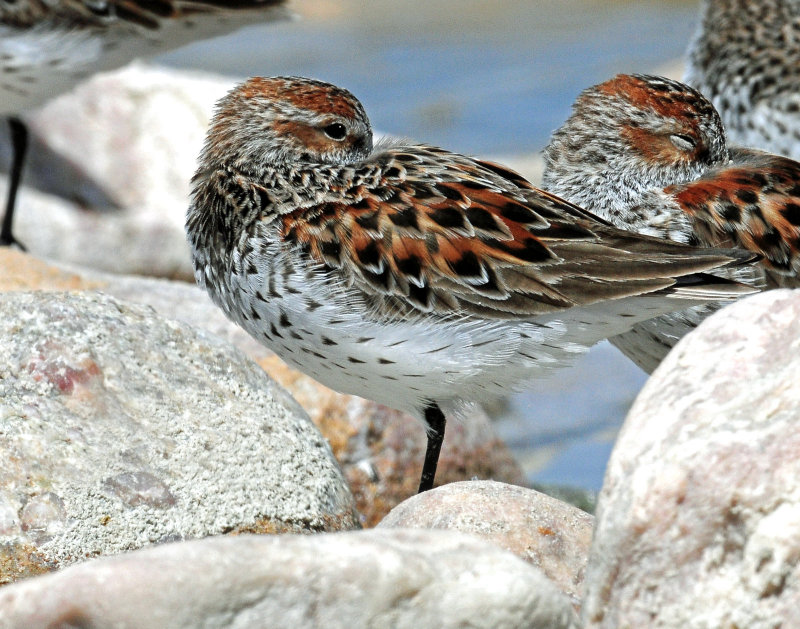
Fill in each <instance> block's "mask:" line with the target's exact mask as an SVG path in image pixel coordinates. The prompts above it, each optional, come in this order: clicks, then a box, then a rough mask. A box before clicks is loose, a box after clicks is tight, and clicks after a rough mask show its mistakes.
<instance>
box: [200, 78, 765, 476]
mask: <svg viewBox="0 0 800 629" xmlns="http://www.w3.org/2000/svg"><path fill="white" fill-rule="evenodd" d="M186 228H187V232H188V238H189V243H190V246H191V249H192V257H193V263H194V268H195V276H196V278H197V281H198V283H199V284H200V285H201V286H203V287H205V288H206V289H207V290H208V292H209V293H210V295H211V297H212V299H213V300H214V301H215V302H216V303H217V305H219V306H220V307H221V308H222V309H223V310H224V311H225V313H226V314H227V315H228V316H229V317H230V318H231V319H233V320H234V321H235V322H237V323H238V324H239V325H241V326H242V327H243V328H244V329H245V330H247V331H248V332H249V333H250V334H252V335H253V337H255V338H256V339H258V340H259V341H261V342H262V343H264V344H265V345H267V346H268V347H270V348H271V349H273V350H274V351H275V352H276V353H277V354H278V355H279V356H280V357H281V358H283V359H284V360H285V361H286V362H287V363H289V364H290V365H292V366H294V367H296V368H298V369H300V370H301V371H303V372H305V373H307V374H309V375H310V376H312V377H313V378H315V379H317V380H318V381H319V382H321V383H323V384H325V385H326V386H329V387H331V388H333V389H336V390H338V391H341V392H345V393H351V394H355V395H360V396H363V397H366V398H370V399H372V400H375V401H377V402H380V403H382V404H386V405H387V406H391V407H393V408H397V409H402V410H405V411H409V412H411V413H413V414H415V415H416V416H417V417H420V418H422V419H423V420H424V422H425V424H426V427H427V430H428V447H427V451H426V455H425V462H424V465H423V471H422V478H421V481H420V491H424V490H426V489H429V488H430V487H431V486H432V485H433V480H434V474H435V471H436V464H437V461H438V456H439V449H440V446H441V443H442V438H443V436H444V427H445V416H444V413H443V410H449V409H452V408H454V407H457V406H458V405H459V404H460V403H463V402H464V401H473V402H475V401H477V402H480V401H484V400H487V399H490V398H492V397H495V396H498V395H501V394H503V393H505V392H507V391H508V390H510V389H513V388H519V387H520V386H521V385H523V384H524V383H525V382H526V381H527V380H529V379H531V378H533V377H536V376H537V375H538V374H541V373H544V372H546V371H547V370H549V369H552V368H554V367H558V366H561V365H565V364H567V363H569V362H570V361H571V360H572V359H573V358H574V357H575V356H577V355H579V354H580V353H581V352H583V351H585V350H586V349H587V348H588V347H590V346H591V345H593V344H594V343H596V342H597V341H599V340H601V339H603V338H606V337H608V336H611V335H614V334H619V333H621V332H624V331H626V330H628V329H630V328H631V326H633V325H634V324H635V323H636V322H638V321H641V320H644V319H650V318H652V317H653V316H657V315H658V314H661V313H664V312H670V311H672V310H679V309H682V308H684V307H686V305H691V304H698V303H704V302H705V301H708V300H713V299H719V298H721V299H726V298H729V299H732V298H734V297H735V296H737V295H739V294H741V290H742V287H741V286H739V285H737V284H734V283H731V282H726V281H725V280H718V279H717V278H713V277H708V276H704V275H700V276H698V275H697V273H698V272H702V271H707V270H710V269H713V268H716V267H718V266H720V265H727V264H731V263H737V262H742V261H748V260H750V259H751V257H752V256H751V255H750V254H743V255H741V256H738V255H737V254H733V255H730V254H729V253H728V252H727V251H721V250H710V249H697V248H694V247H689V246H686V245H679V244H675V243H670V242H666V241H662V240H658V239H655V238H649V237H646V236H640V235H638V234H635V233H630V232H625V231H622V230H619V229H616V228H614V227H612V226H610V225H609V224H608V223H605V222H603V221H601V220H599V219H596V218H595V217H593V216H592V215H591V214H589V213H587V212H585V211H584V210H582V209H580V208H579V207H577V206H575V205H572V204H570V203H567V202H566V201H563V200H562V199H560V198H558V197H556V196H554V195H552V194H549V193H547V192H544V191H542V190H539V189H536V188H534V187H533V186H532V185H531V184H530V183H528V181H526V180H525V179H524V178H523V177H522V176H521V175H519V174H517V173H515V172H512V171H510V170H508V169H507V168H505V167H503V166H499V165H497V164H493V163H490V162H484V161H480V160H476V159H472V158H469V157H465V156H464V155H459V154H457V153H451V152H450V151H446V150H444V149H440V148H436V147H432V146H427V145H424V144H417V143H414V142H409V141H383V142H380V143H378V144H377V145H373V140H372V130H371V127H370V123H369V120H368V118H367V115H366V113H365V112H364V109H363V107H362V106H361V103H360V102H359V101H358V100H357V99H356V98H355V97H354V96H353V95H352V94H350V92H348V91H346V90H344V89H341V88H338V87H336V86H334V85H331V84H329V83H323V82H321V81H316V80H312V79H305V78H297V77H277V78H254V79H250V80H249V81H247V82H245V83H244V84H242V85H240V86H238V87H237V88H235V89H234V90H233V91H231V92H230V93H229V94H228V95H227V96H226V97H225V98H223V99H222V100H221V101H220V102H219V103H218V105H217V109H216V113H215V116H214V118H213V120H212V122H211V126H210V128H209V131H208V135H207V137H206V143H205V146H204V148H203V150H202V153H201V155H200V163H199V167H198V170H197V173H196V175H195V176H194V179H193V191H192V203H191V207H190V208H189V212H188V216H187V223H186Z"/></svg>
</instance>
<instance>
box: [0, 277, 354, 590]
mask: <svg viewBox="0 0 800 629" xmlns="http://www.w3.org/2000/svg"><path fill="white" fill-rule="evenodd" d="M0 347H2V348H3V351H2V353H0V426H1V427H2V439H1V440H0V460H2V461H3V465H2V466H0V579H2V580H4V581H8V580H12V579H14V578H15V577H17V576H20V575H27V574H31V573H35V572H37V571H41V570H44V569H48V568H50V567H54V566H55V567H57V566H61V565H64V564H67V563H70V562H73V561H77V560H82V559H85V558H86V557H91V556H94V555H100V554H110V553H116V552H120V551H125V550H130V549H134V548H138V547H141V546H144V545H147V544H150V543H155V542H161V541H165V540H172V539H184V538H194V537H202V536H206V535H210V534H217V533H222V532H227V531H263V532H275V531H303V530H329V529H334V530H335V529H341V528H352V527H353V526H355V525H356V521H355V514H354V512H353V502H352V496H351V495H350V492H349V490H348V489H347V486H346V484H345V481H344V479H343V477H342V474H341V471H340V470H339V467H338V465H337V464H336V462H335V459H334V458H333V455H332V453H331V451H330V448H329V446H328V444H327V442H326V441H325V440H324V438H323V437H322V436H321V435H320V434H319V432H318V431H317V429H316V428H315V427H314V425H313V424H312V423H311V422H310V421H309V419H308V417H307V415H306V414H305V413H304V412H303V410H302V409H301V408H300V407H299V405H298V404H297V403H296V402H295V401H294V400H293V399H292V398H291V397H290V396H289V395H288V394H287V393H286V392H285V391H284V390H283V389H281V388H280V387H279V386H278V385H276V384H275V383H273V382H272V381H271V380H270V379H269V378H268V377H267V376H266V375H265V374H264V372H263V371H262V370H261V369H259V368H258V366H257V365H255V364H254V363H252V362H251V361H249V360H248V359H246V358H245V357H244V355H243V354H242V353H240V352H239V351H238V350H235V349H234V348H232V347H230V346H228V345H227V344H226V343H224V342H222V341H220V340H218V339H215V338H214V337H211V336H210V335H203V334H202V333H201V332H197V331H195V330H193V329H191V328H189V327H188V326H186V325H184V324H180V323H177V322H172V321H168V320H165V319H163V318H161V317H159V316H158V315H156V314H155V313H154V312H153V311H152V310H151V309H149V308H145V307H141V306H132V305H124V304H123V303H121V302H118V301H116V300H114V299H112V298H110V297H106V296H102V295H99V294H96V293H46V292H41V293H0Z"/></svg>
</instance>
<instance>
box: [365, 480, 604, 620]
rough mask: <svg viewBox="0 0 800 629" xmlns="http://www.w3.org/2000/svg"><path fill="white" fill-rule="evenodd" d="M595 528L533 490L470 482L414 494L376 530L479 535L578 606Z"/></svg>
mask: <svg viewBox="0 0 800 629" xmlns="http://www.w3.org/2000/svg"><path fill="white" fill-rule="evenodd" d="M593 524H594V518H593V517H592V516H590V515H589V514H588V513H585V512H583V511H581V510H580V509H577V508H575V507H573V506H572V505H568V504H567V503H565V502H561V501H560V500H556V499H555V498H551V497H550V496H546V495H545V494H542V493H539V492H538V491H534V490H533V489H526V488H524V487H516V486H514V485H507V484H505V483H497V482H494V481H466V482H460V483H451V484H449V485H445V486H443V487H438V488H436V489H433V490H431V491H427V492H425V493H423V494H419V495H416V496H412V497H411V498H409V499H408V500H406V501H404V502H402V503H400V504H399V505H397V506H396V507H395V508H394V509H392V511H391V512H390V513H389V515H387V516H386V517H385V518H384V519H383V520H382V521H381V523H380V524H379V525H378V527H379V528H429V529H452V530H457V531H463V532H465V533H472V534H473V535H478V536H480V537H482V538H484V539H486V540H488V541H491V542H493V543H495V544H497V545H498V546H500V547H502V548H505V549H506V550H510V551H511V552H513V553H514V554H515V555H517V556H519V557H521V558H522V559H524V560H525V561H527V562H528V563H530V564H533V565H534V566H536V567H537V568H539V569H540V570H541V571H542V572H543V573H544V575H545V576H546V577H548V578H549V579H550V580H551V581H553V583H555V584H556V585H557V586H558V588H559V589H560V590H561V591H562V592H564V593H565V594H567V595H568V596H569V597H570V600H571V601H572V604H573V605H574V606H575V607H576V608H579V607H580V597H581V594H582V586H583V577H584V571H585V568H586V559H587V558H588V556H589V545H590V544H591V541H592V526H593Z"/></svg>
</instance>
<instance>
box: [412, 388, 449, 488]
mask: <svg viewBox="0 0 800 629" xmlns="http://www.w3.org/2000/svg"><path fill="white" fill-rule="evenodd" d="M425 423H426V424H427V425H428V447H427V449H426V450H425V462H424V463H423V464H422V478H420V481H419V492H418V493H420V494H421V493H422V492H423V491H428V490H429V489H431V488H432V487H433V479H434V477H435V476H436V465H437V463H439V451H440V450H441V449H442V440H443V439H444V425H445V419H444V413H442V411H441V409H440V408H439V406H438V405H436V404H434V403H431V404H430V405H428V406H427V407H426V408H425Z"/></svg>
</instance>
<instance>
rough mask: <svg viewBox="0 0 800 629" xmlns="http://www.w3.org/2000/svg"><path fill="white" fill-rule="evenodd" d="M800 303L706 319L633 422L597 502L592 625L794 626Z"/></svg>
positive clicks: (798, 606) (747, 303)
mask: <svg viewBox="0 0 800 629" xmlns="http://www.w3.org/2000/svg"><path fill="white" fill-rule="evenodd" d="M798 425H800V291H789V290H775V291H771V292H767V293H763V294H760V295H757V296H754V297H750V298H747V299H744V300H742V301H740V302H738V303H736V304H733V305H731V306H728V307H727V308H725V309H724V310H722V311H720V312H719V313H717V314H715V315H714V316H712V317H710V318H709V319H708V320H707V321H705V322H704V323H703V324H702V325H701V326H700V327H699V328H698V329H697V330H696V331H695V332H693V333H692V334H690V335H688V336H687V337H686V338H685V339H684V340H683V341H681V343H680V344H679V345H677V347H676V348H675V350H674V351H673V352H672V353H671V354H670V355H669V356H668V357H667V358H666V359H665V360H664V362H663V363H662V364H661V366H660V367H659V368H658V369H657V370H656V372H655V373H654V374H653V376H652V378H651V379H650V381H649V382H648V383H647V385H646V386H645V388H644V389H643V390H642V392H641V394H640V395H639V397H638V399H637V400H636V402H635V404H634V406H633V408H632V409H631V411H630V414H629V415H628V418H627V420H626V422H625V425H624V427H623V429H622V432H621V434H620V436H619V440H618V442H617V445H616V447H615V449H614V452H613V454H612V456H611V461H610V462H609V466H608V471H607V473H606V479H605V485H604V487H603V490H602V492H601V494H600V499H599V504H598V511H597V526H596V532H595V539H594V542H593V546H592V552H591V556H590V560H589V564H588V567H587V576H586V584H587V585H586V597H585V599H584V607H583V612H584V618H585V621H586V624H587V626H588V627H693V628H698V629H705V628H708V629H712V628H718V627H730V628H733V627H742V628H744V627H747V628H766V627H795V626H798V618H800V612H798V610H800V430H798Z"/></svg>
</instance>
